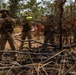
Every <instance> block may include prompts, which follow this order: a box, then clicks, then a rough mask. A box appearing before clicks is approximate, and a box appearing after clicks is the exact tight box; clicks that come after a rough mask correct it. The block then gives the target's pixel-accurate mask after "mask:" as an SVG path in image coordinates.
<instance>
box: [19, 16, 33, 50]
mask: <svg viewBox="0 0 76 75" xmlns="http://www.w3.org/2000/svg"><path fill="white" fill-rule="evenodd" d="M26 17H27V16H23V20H22V26H23V27H22V28H23V29H22V37H21V40H23V41H22V42H21V44H20V49H23V45H24V40H25V39H26V37H27V38H28V40H30V39H31V38H32V37H31V33H30V31H31V25H30V21H29V20H27V19H26ZM29 48H31V42H30V41H29Z"/></svg>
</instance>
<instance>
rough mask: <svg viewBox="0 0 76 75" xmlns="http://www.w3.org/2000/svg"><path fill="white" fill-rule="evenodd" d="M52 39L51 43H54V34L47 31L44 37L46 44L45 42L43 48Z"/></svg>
mask: <svg viewBox="0 0 76 75" xmlns="http://www.w3.org/2000/svg"><path fill="white" fill-rule="evenodd" d="M48 41H50V44H54V34H53V33H50V32H49V33H47V34H46V35H45V37H44V44H43V48H44V47H46V46H47V45H46V43H47V42H48Z"/></svg>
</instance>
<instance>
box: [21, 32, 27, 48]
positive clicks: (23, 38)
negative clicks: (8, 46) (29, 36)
mask: <svg viewBox="0 0 76 75" xmlns="http://www.w3.org/2000/svg"><path fill="white" fill-rule="evenodd" d="M25 38H26V35H25V34H24V33H23V35H22V37H21V40H25ZM23 45H24V41H22V42H21V44H20V49H22V48H23Z"/></svg>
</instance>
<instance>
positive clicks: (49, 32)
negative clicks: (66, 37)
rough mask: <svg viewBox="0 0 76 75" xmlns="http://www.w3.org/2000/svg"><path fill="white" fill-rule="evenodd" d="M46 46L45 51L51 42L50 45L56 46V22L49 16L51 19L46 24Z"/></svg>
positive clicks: (44, 45)
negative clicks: (47, 44)
mask: <svg viewBox="0 0 76 75" xmlns="http://www.w3.org/2000/svg"><path fill="white" fill-rule="evenodd" d="M44 26H45V27H44V44H43V49H44V47H46V43H47V42H48V41H50V44H54V28H55V27H54V20H53V17H52V16H49V18H48V19H47V20H46V21H45V23H44Z"/></svg>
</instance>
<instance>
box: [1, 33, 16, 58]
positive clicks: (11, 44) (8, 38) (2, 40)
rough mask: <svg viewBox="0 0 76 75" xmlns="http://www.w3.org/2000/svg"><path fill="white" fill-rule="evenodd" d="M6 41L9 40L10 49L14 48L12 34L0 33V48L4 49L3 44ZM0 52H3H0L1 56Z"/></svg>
mask: <svg viewBox="0 0 76 75" xmlns="http://www.w3.org/2000/svg"><path fill="white" fill-rule="evenodd" d="M7 41H8V42H9V44H10V47H11V49H12V50H15V46H14V40H13V38H12V34H10V37H9V36H7V35H6V34H1V37H0V50H4V49H5V45H6V43H7ZM2 54H3V53H1V52H0V57H1V56H2Z"/></svg>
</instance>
